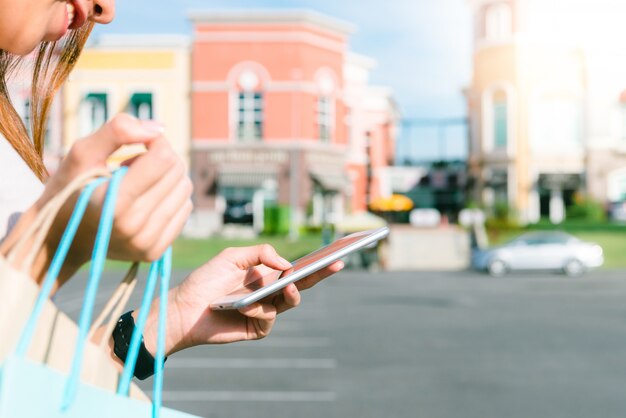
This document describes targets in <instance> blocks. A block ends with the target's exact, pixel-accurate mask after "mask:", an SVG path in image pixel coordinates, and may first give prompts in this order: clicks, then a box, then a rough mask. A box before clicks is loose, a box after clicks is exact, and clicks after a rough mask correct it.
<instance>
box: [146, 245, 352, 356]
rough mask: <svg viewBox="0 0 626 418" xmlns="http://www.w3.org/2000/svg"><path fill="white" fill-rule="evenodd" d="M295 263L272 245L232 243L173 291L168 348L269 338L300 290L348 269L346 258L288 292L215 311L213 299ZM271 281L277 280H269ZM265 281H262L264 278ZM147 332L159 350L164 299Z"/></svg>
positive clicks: (149, 344)
mask: <svg viewBox="0 0 626 418" xmlns="http://www.w3.org/2000/svg"><path fill="white" fill-rule="evenodd" d="M290 267H291V264H290V263H289V262H288V261H286V260H285V259H283V258H281V257H280V256H279V255H278V254H277V253H276V251H275V250H274V248H273V247H272V246H270V245H267V244H265V245H258V246H253V247H241V248H228V249H226V250H224V251H222V252H221V253H220V254H218V255H217V256H216V257H214V258H213V259H211V260H210V261H209V262H207V263H206V264H204V265H203V266H202V267H200V268H198V269H197V270H195V271H194V272H193V273H191V274H190V275H189V276H188V277H187V278H186V279H185V280H184V281H183V282H182V283H181V284H180V285H179V286H178V287H176V288H174V289H172V290H171V291H170V293H169V312H168V324H167V327H168V332H167V342H166V352H167V353H168V355H169V354H172V353H174V352H176V351H180V350H183V349H185V348H189V347H193V346H197V345H203V344H225V343H232V342H236V341H244V340H257V339H260V338H264V337H266V336H267V335H268V334H269V333H270V331H271V330H272V327H273V326H274V322H275V321H276V316H277V315H278V314H279V313H281V312H284V311H286V310H288V309H291V308H293V307H295V306H298V304H299V303H300V290H304V289H308V288H310V287H312V286H314V285H315V284H317V283H318V282H320V281H321V280H323V279H325V278H326V277H328V276H330V275H332V274H334V273H337V272H338V271H340V270H341V269H342V268H343V262H341V261H337V262H335V263H334V264H331V265H330V266H328V267H326V268H324V269H322V270H320V271H318V272H317V273H314V274H312V275H310V276H308V277H306V278H304V279H302V280H299V281H298V282H296V283H297V284H290V285H288V286H287V287H285V288H284V289H283V290H282V292H280V293H278V294H276V295H273V296H269V297H267V298H265V299H263V300H261V301H259V302H256V303H253V304H251V305H250V306H247V307H245V308H243V309H239V310H227V311H214V310H211V309H210V308H209V304H210V303H211V302H212V301H214V300H216V299H217V298H219V297H221V296H224V295H227V294H229V293H232V292H235V291H238V290H244V289H246V286H247V285H249V284H250V283H252V282H254V281H256V280H259V279H261V280H263V279H262V278H263V277H266V276H268V275H269V276H270V277H272V275H270V273H272V272H274V271H276V270H287V269H289V268H290ZM266 280H273V279H267V278H266ZM260 283H262V282H260ZM152 306H153V308H154V309H151V313H150V316H149V320H148V324H147V325H146V329H145V332H144V341H145V344H146V348H147V349H148V350H149V351H150V352H153V353H154V352H155V351H156V350H155V346H154V342H155V341H156V329H157V328H156V327H157V322H156V316H157V313H158V308H157V306H158V301H155V303H154V304H153V305H152Z"/></svg>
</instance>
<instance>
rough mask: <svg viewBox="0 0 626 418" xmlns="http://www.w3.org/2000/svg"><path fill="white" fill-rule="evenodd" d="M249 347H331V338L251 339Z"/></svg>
mask: <svg viewBox="0 0 626 418" xmlns="http://www.w3.org/2000/svg"><path fill="white" fill-rule="evenodd" d="M248 346H249V347H255V348H258V347H304V348H319V347H329V346H330V338H325V337H319V338H318V337H302V338H290V337H284V338H283V337H274V338H273V337H271V336H270V337H268V338H265V339H263V340H259V341H251V342H250V344H249V345H248Z"/></svg>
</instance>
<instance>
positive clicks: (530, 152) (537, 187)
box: [466, 0, 626, 223]
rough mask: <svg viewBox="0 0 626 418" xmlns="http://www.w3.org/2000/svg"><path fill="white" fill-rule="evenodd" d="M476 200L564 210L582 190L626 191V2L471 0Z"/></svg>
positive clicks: (607, 200) (612, 198) (543, 212)
mask: <svg viewBox="0 0 626 418" xmlns="http://www.w3.org/2000/svg"><path fill="white" fill-rule="evenodd" d="M470 4H471V6H472V11H473V18H474V58H473V66H474V71H473V78H472V82H471V85H470V87H469V88H468V89H467V92H466V93H467V100H468V105H469V114H470V120H471V141H470V157H469V165H470V174H471V176H472V180H473V181H474V184H475V188H474V190H473V192H474V200H476V201H479V202H483V203H484V204H485V205H487V206H492V205H494V204H497V203H498V202H508V204H509V205H510V206H512V207H513V208H515V209H517V211H518V213H519V215H520V218H521V220H522V221H525V222H536V221H538V220H539V218H540V217H549V218H550V219H551V220H552V221H553V222H556V223H558V222H560V221H561V220H563V218H564V216H565V213H566V208H567V206H569V205H570V204H572V202H573V200H574V196H575V195H576V193H577V192H580V194H581V195H585V194H586V195H587V196H589V197H590V198H591V199H594V200H596V201H599V202H602V203H604V204H606V205H607V206H610V205H616V204H623V202H624V201H626V169H625V168H624V167H626V152H625V151H626V145H625V144H626V140H625V138H626V128H625V127H626V122H625V121H626V117H625V115H626V55H624V53H623V46H622V40H623V35H626V33H625V32H626V31H625V30H624V29H623V16H624V15H625V13H626V5H620V4H619V3H618V2H613V3H606V4H604V3H603V4H598V3H597V2H593V1H590V0H581V1H577V2H573V3H568V4H567V5H565V4H564V3H563V2H559V1H557V0H470Z"/></svg>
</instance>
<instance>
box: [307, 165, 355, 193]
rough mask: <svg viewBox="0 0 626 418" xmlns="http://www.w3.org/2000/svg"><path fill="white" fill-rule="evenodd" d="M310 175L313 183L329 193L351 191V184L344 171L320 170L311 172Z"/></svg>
mask: <svg viewBox="0 0 626 418" xmlns="http://www.w3.org/2000/svg"><path fill="white" fill-rule="evenodd" d="M309 174H310V176H311V178H312V179H313V181H315V182H316V183H317V184H319V185H320V186H321V187H322V189H324V190H325V191H329V192H347V191H349V190H350V187H351V183H350V180H349V179H348V176H347V175H346V173H344V172H343V171H338V170H328V171H323V170H320V169H312V170H309Z"/></svg>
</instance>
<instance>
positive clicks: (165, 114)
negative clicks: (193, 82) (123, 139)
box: [63, 35, 191, 163]
mask: <svg viewBox="0 0 626 418" xmlns="http://www.w3.org/2000/svg"><path fill="white" fill-rule="evenodd" d="M190 73H191V70H190V41H189V39H188V38H186V37H184V36H178V35H150V36H143V35H108V36H103V37H100V38H99V39H97V40H96V41H95V42H94V43H92V44H90V45H88V46H87V47H86V48H85V50H84V52H83V54H82V55H81V57H80V60H79V62H78V64H77V65H76V68H75V69H74V71H73V72H72V74H71V76H70V80H69V82H68V83H66V86H65V87H64V90H63V106H64V114H65V119H64V145H65V147H66V149H67V148H69V147H70V145H71V144H72V142H73V141H75V140H76V139H78V138H81V137H84V136H86V135H89V134H90V133H91V132H93V131H95V130H96V129H98V128H99V127H100V126H101V125H102V124H103V123H104V122H105V121H106V120H108V119H110V118H111V117H112V116H114V115H115V114H118V113H130V114H133V115H135V116H137V117H138V118H140V119H154V120H156V121H159V122H161V123H163V124H164V126H165V135H166V136H167V138H168V139H169V140H170V141H171V143H172V146H173V147H174V149H175V151H176V152H177V153H178V154H179V155H180V156H181V157H182V158H183V159H184V160H185V161H186V162H187V163H188V162H189V146H190V137H191V134H190V116H189V115H190V104H189V94H190Z"/></svg>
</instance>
